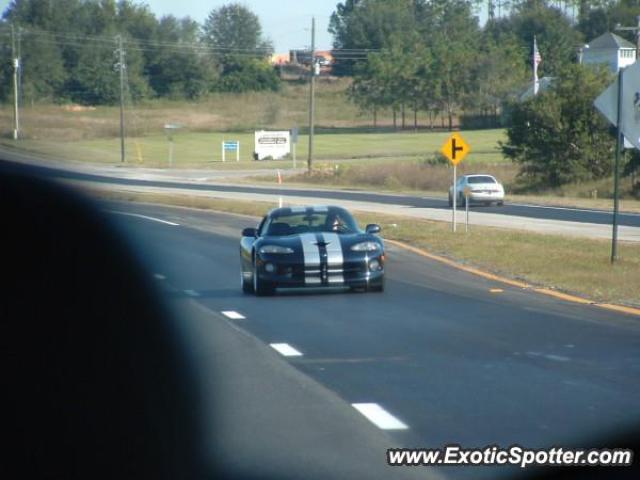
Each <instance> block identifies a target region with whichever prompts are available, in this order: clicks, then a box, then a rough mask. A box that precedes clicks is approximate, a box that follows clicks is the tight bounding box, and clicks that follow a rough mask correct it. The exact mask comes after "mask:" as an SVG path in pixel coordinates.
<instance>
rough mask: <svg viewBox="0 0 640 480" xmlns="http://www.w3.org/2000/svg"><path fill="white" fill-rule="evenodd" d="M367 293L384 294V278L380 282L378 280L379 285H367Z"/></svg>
mask: <svg viewBox="0 0 640 480" xmlns="http://www.w3.org/2000/svg"><path fill="white" fill-rule="evenodd" d="M367 292H378V293H381V292H384V277H382V280H380V282H379V283H376V284H374V285H369V286H368V287H367Z"/></svg>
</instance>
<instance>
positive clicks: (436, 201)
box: [2, 151, 640, 227]
mask: <svg viewBox="0 0 640 480" xmlns="http://www.w3.org/2000/svg"><path fill="white" fill-rule="evenodd" d="M2 155H3V157H4V158H5V159H7V160H12V158H13V159H22V160H24V159H26V158H28V156H27V155H24V154H20V153H16V152H6V151H3V152H2ZM15 168H16V169H20V168H24V167H23V166H22V165H19V164H16V165H15ZM30 168H31V170H32V172H34V173H38V174H40V175H41V176H44V177H48V178H58V179H65V180H84V181H91V182H96V183H110V184H118V185H129V186H146V187H157V188H180V189H186V190H194V191H210V192H239V193H267V194H274V193H277V194H281V195H282V196H285V197H286V196H308V195H309V193H310V190H309V189H303V188H283V189H280V190H279V189H274V188H268V187H253V186H239V185H214V184H209V183H192V182H176V181H157V180H142V179H135V178H119V177H115V176H113V177H112V176H104V175H95V174H90V173H86V172H76V171H70V170H61V169H55V168H49V167H44V166H41V165H39V166H32V167H30ZM311 191H312V192H313V196H314V197H316V198H323V199H327V203H337V202H339V201H341V200H354V201H362V202H376V203H380V204H388V205H397V204H401V205H406V206H409V207H413V208H435V209H443V210H445V209H449V208H450V207H449V206H448V203H447V199H446V198H444V197H443V198H436V197H420V196H410V195H391V194H379V193H372V192H354V191H329V190H311ZM472 208H474V209H476V208H477V209H478V211H481V212H483V213H495V214H500V215H510V216H520V217H528V218H535V219H547V220H560V221H567V222H579V223H593V224H600V225H609V224H611V223H612V218H613V214H612V212H611V211H605V210H595V209H579V208H566V207H553V206H541V205H525V204H515V203H509V202H507V203H505V205H504V206H502V207H497V206H494V207H484V206H478V207H476V206H474V207H472ZM618 219H619V220H618V222H619V223H618V224H619V225H621V226H630V227H640V213H629V212H627V213H621V214H620V215H619V217H618Z"/></svg>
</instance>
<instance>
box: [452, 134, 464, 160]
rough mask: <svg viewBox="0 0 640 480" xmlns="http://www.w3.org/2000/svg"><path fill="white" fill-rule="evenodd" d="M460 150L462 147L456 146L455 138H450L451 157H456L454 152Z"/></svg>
mask: <svg viewBox="0 0 640 480" xmlns="http://www.w3.org/2000/svg"><path fill="white" fill-rule="evenodd" d="M462 150H464V147H456V139H455V138H452V139H451V156H452V157H453V159H454V160H455V159H456V152H461V151H462Z"/></svg>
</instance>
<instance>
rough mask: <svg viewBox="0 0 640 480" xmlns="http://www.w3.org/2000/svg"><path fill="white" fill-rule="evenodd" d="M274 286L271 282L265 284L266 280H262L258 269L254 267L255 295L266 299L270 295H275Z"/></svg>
mask: <svg viewBox="0 0 640 480" xmlns="http://www.w3.org/2000/svg"><path fill="white" fill-rule="evenodd" d="M273 291H274V288H273V285H271V284H270V283H269V282H265V281H264V280H260V277H259V276H258V268H257V267H253V293H255V294H256V295H257V296H258V297H266V296H268V295H273Z"/></svg>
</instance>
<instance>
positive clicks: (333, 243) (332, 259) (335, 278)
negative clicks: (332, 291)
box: [322, 233, 344, 283]
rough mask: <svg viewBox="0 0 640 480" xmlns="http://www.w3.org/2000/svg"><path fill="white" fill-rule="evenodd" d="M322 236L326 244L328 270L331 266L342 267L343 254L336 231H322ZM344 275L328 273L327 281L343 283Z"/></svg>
mask: <svg viewBox="0 0 640 480" xmlns="http://www.w3.org/2000/svg"><path fill="white" fill-rule="evenodd" d="M322 238H323V240H324V241H325V243H326V244H327V246H326V247H325V248H326V249H327V267H328V268H329V270H331V269H333V268H339V269H342V268H343V267H344V256H343V254H342V244H341V243H340V237H339V236H338V234H337V233H323V234H322ZM343 282H344V276H343V275H342V274H340V275H329V283H343Z"/></svg>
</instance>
